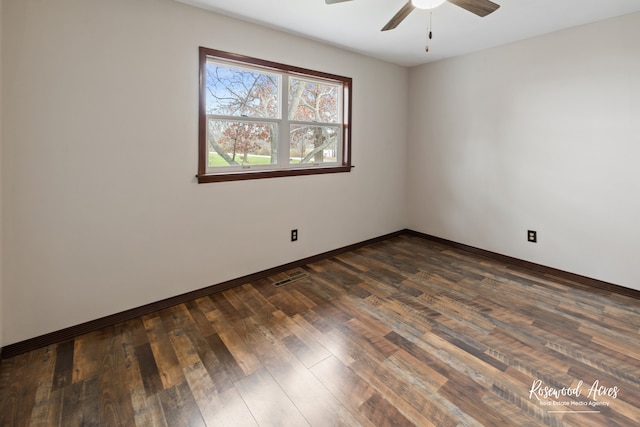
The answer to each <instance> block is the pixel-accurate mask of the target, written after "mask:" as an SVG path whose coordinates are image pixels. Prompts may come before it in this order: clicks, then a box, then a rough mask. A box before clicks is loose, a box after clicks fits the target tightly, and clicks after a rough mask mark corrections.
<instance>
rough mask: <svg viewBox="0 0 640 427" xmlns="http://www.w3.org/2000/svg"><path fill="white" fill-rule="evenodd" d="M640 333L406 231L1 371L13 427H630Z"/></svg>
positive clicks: (2, 421)
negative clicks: (279, 284)
mask: <svg viewBox="0 0 640 427" xmlns="http://www.w3.org/2000/svg"><path fill="white" fill-rule="evenodd" d="M279 281H284V282H285V283H286V284H284V285H281V286H275V284H277V283H278V282H279ZM639 334H640V300H638V299H634V298H632V297H630V296H629V295H623V294H616V293H613V292H611V290H608V289H603V288H593V287H591V285H590V284H589V283H587V282H584V283H582V282H581V281H580V280H577V279H575V278H568V277H567V276H562V277H556V276H555V275H554V274H552V273H550V272H547V273H540V272H537V271H533V270H529V269H527V268H525V267H523V266H520V265H513V264H509V263H508V262H506V261H498V260H496V259H492V258H486V257H482V256H479V255H476V254H473V253H470V252H465V251H464V250H461V249H457V248H453V247H451V246H448V245H444V244H441V243H437V242H433V241H429V240H425V239H422V238H419V237H416V236H412V235H400V236H397V237H394V238H391V239H388V240H384V241H381V242H377V243H373V244H370V245H368V246H365V247H361V248H358V249H356V250H354V251H351V252H346V253H343V254H340V255H337V256H335V257H334V258H328V259H324V260H320V261H317V262H313V263H310V264H308V265H305V266H302V267H296V268H293V269H291V270H289V271H285V272H282V273H278V274H275V275H273V276H272V277H267V278H263V279H260V280H256V281H255V282H252V283H247V284H245V285H242V286H239V287H236V288H232V289H228V290H225V291H222V292H219V293H214V294H211V295H208V296H205V297H200V298H197V299H195V300H193V301H190V302H187V303H184V304H177V305H175V306H173V307H170V308H167V309H164V310H161V311H158V312H156V313H151V314H147V315H145V316H142V317H139V318H135V319H132V320H129V321H127V322H124V323H122V324H119V325H115V326H113V327H109V328H105V329H102V330H99V331H94V332H91V333H88V334H85V335H82V336H79V337H75V338H73V339H70V340H68V341H65V342H61V343H58V344H54V345H51V346H50V347H45V348H42V349H37V350H34V351H32V352H30V353H26V354H23V355H18V356H14V357H12V358H10V359H5V360H2V361H0V426H11V427H13V426H31V425H32V426H64V427H66V426H76V425H78V426H80V425H101V426H102V425H107V426H111V425H113V426H119V425H122V426H137V427H148V426H160V427H174V426H187V425H195V426H204V425H216V426H218V425H220V426H234V427H235V426H241V427H244V426H265V425H287V424H288V425H312V426H321V427H323V426H329V425H330V426H386V425H389V426H391V425H393V426H401V425H413V426H421V427H422V426H437V427H453V426H456V427H457V426H472V427H477V426H497V427H498V426H499V427H502V426H511V425H514V426H532V427H537V426H558V427H564V426H571V427H574V426H575V427H604V426H607V427H608V426H621V427H629V426H635V425H640V341H639V340H638V335H639ZM593 384H596V385H599V386H602V387H605V388H604V389H598V390H600V391H601V394H599V395H598V396H594V394H593V390H592V389H591V387H592V385H593ZM572 389H579V390H578V392H576V394H575V395H573V394H568V391H567V390H572ZM563 390H564V391H563ZM607 391H608V392H609V393H610V394H609V395H607ZM545 393H546V394H545ZM597 404H599V405H600V406H598V405H597Z"/></svg>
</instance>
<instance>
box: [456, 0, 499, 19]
mask: <svg viewBox="0 0 640 427" xmlns="http://www.w3.org/2000/svg"><path fill="white" fill-rule="evenodd" d="M448 1H449V3H453V4H455V5H456V6H459V7H461V8H463V9H465V10H468V11H469V12H471V13H475V14H476V15H478V16H487V15H488V14H490V13H492V12H495V11H496V10H498V8H499V7H500V5H499V4H496V3H494V2H492V1H489V0H448Z"/></svg>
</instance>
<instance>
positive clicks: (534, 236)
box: [527, 230, 538, 243]
mask: <svg viewBox="0 0 640 427" xmlns="http://www.w3.org/2000/svg"><path fill="white" fill-rule="evenodd" d="M527 240H528V241H529V242H531V243H537V242H538V232H537V231H533V230H529V231H527Z"/></svg>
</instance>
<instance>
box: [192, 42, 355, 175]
mask: <svg viewBox="0 0 640 427" xmlns="http://www.w3.org/2000/svg"><path fill="white" fill-rule="evenodd" d="M208 58H215V59H221V60H226V61H232V62H235V63H237V64H240V65H244V66H249V67H251V66H254V67H255V68H256V69H262V70H264V69H268V70H271V71H275V72H279V73H289V74H292V75H297V76H302V77H310V78H320V79H324V80H328V81H331V82H334V83H339V84H341V85H342V88H343V94H342V96H343V103H344V105H343V107H342V108H343V114H342V123H341V126H342V138H341V144H342V147H341V150H342V158H341V159H340V161H339V164H338V165H337V166H336V165H331V166H322V165H311V164H310V165H309V166H308V167H300V166H297V167H295V168H294V167H291V168H286V167H283V166H282V165H280V166H278V167H277V168H274V169H268V170H255V171H242V172H238V171H229V172H226V171H219V172H215V173H212V172H211V171H210V170H208V169H207V163H208V146H207V114H206V64H207V59H208ZM199 70H200V85H199V113H198V114H199V125H198V174H197V175H196V177H197V180H198V183H200V184H203V183H209V182H224V181H240V180H249V179H262V178H276V177H285V176H297V175H317V174H328V173H341V172H350V171H351V168H352V165H351V148H352V147H351V101H352V92H353V89H352V85H353V81H352V79H351V78H350V77H343V76H338V75H335V74H329V73H324V72H320V71H314V70H309V69H306V68H300V67H295V66H291V65H286V64H281V63H277V62H272V61H267V60H263V59H258V58H252V57H249V56H244V55H239V54H235V53H230V52H224V51H221V50H216V49H210V48H206V47H200V61H199ZM279 143H280V141H279Z"/></svg>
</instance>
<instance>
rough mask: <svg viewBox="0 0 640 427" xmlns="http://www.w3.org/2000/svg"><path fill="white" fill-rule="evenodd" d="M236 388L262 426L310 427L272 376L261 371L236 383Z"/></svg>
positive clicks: (263, 370)
mask: <svg viewBox="0 0 640 427" xmlns="http://www.w3.org/2000/svg"><path fill="white" fill-rule="evenodd" d="M236 388H237V389H238V391H239V392H240V395H241V396H242V398H243V399H244V401H245V402H246V404H247V406H248V407H249V410H250V411H251V413H252V414H253V416H254V417H255V419H256V421H257V423H258V425H260V426H274V427H279V426H282V427H285V426H291V427H297V426H308V425H309V422H308V421H307V420H306V419H305V418H304V416H303V415H302V414H301V413H300V411H299V410H298V409H297V408H296V406H295V405H294V403H293V402H292V401H291V399H289V397H287V395H286V394H285V393H284V391H283V390H282V389H281V388H280V386H279V385H278V383H276V381H275V380H274V379H273V377H272V376H271V374H269V372H268V371H266V370H265V369H261V370H259V371H257V372H254V373H253V374H251V375H249V376H247V377H245V378H243V379H241V380H240V381H238V382H236Z"/></svg>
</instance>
